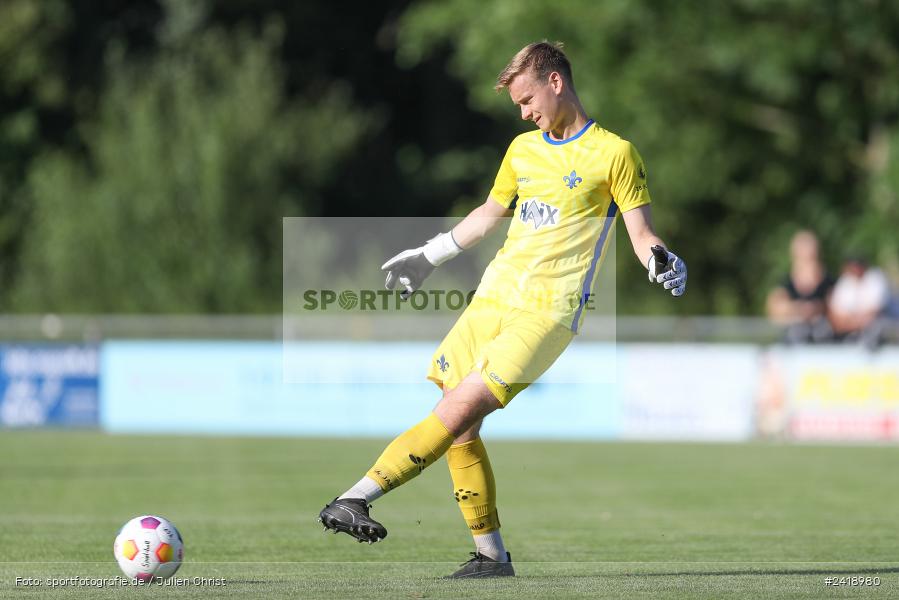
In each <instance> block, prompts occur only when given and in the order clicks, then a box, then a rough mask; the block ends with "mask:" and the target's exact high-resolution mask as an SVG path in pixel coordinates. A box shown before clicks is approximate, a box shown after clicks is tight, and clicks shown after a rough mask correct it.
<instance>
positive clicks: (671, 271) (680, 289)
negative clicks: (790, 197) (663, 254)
mask: <svg viewBox="0 0 899 600" xmlns="http://www.w3.org/2000/svg"><path fill="white" fill-rule="evenodd" d="M646 268H647V269H648V271H649V281H651V282H652V283H661V284H662V287H664V288H665V289H666V290H671V295H672V296H683V295H684V292H685V291H686V290H687V263H685V262H684V259H682V258H681V257H679V256H678V255H677V254H675V253H674V252H670V251H669V252H668V262H667V264H666V265H665V267H664V268H663V269H659V268H658V266H657V264H656V259H655V256H650V257H649V263H648V264H647V265H646Z"/></svg>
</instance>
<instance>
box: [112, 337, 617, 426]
mask: <svg viewBox="0 0 899 600" xmlns="http://www.w3.org/2000/svg"><path fill="white" fill-rule="evenodd" d="M435 346H436V343H428V342H424V343H374V342H310V343H307V344H304V345H303V347H299V348H294V349H292V351H291V355H292V356H293V358H297V357H302V359H303V360H302V361H300V362H301V363H303V364H304V365H305V371H304V372H303V373H301V375H302V383H285V382H284V371H283V351H284V348H283V347H282V345H281V344H280V343H277V342H199V341H197V342H191V341H173V342H168V341H146V342H143V341H111V342H107V343H105V344H104V345H103V355H102V370H103V378H102V382H101V417H100V419H101V425H102V426H103V428H104V429H106V430H107V431H112V432H128V433H210V434H250V435H313V436H317V435H321V436H358V435H361V436H379V437H390V436H394V435H396V434H398V433H400V432H402V431H403V430H404V429H406V428H408V427H410V426H412V425H414V424H415V423H417V422H418V421H420V420H421V419H423V418H424V417H425V416H426V415H427V414H428V411H429V410H431V409H432V408H433V407H434V405H435V404H436V403H437V401H438V400H439V399H440V396H441V391H440V390H439V389H438V388H437V387H436V386H435V385H434V384H433V383H431V382H429V381H427V380H426V379H425V377H424V376H425V372H426V370H427V361H428V360H429V357H430V355H431V353H433V351H434V347H435ZM614 354H615V350H614V347H613V346H611V345H589V344H587V345H583V346H580V347H579V349H578V350H575V348H572V349H571V350H570V351H569V352H568V353H567V354H566V361H563V362H560V363H559V364H557V365H555V366H554V367H553V369H551V370H550V371H549V372H547V374H546V376H545V377H544V378H543V379H541V383H538V384H535V385H533V386H531V388H530V389H528V390H525V391H524V392H523V393H522V394H520V395H519V396H518V397H516V398H515V401H514V402H513V403H512V405H511V406H510V408H509V409H507V410H504V411H502V412H503V414H502V415H501V416H499V417H497V418H494V419H490V420H489V422H488V423H485V427H484V430H485V432H486V433H488V434H489V435H490V436H491V437H495V438H499V437H505V438H510V437H528V438H556V439H560V438H561V439H578V438H581V439H597V438H601V439H609V438H614V437H616V436H617V435H618V430H619V427H620V426H619V413H620V408H619V407H618V403H617V397H616V394H615V389H614V383H612V382H609V383H607V384H602V385H601V384H597V383H592V384H583V383H573V381H574V380H573V378H572V373H574V372H584V366H585V365H589V367H590V368H591V369H592V372H594V373H595V371H596V369H597V368H599V367H597V365H614ZM608 369H609V370H610V371H612V372H614V368H612V367H608ZM385 372H389V377H388V378H385V376H384V373H385ZM294 375H296V373H295V374H294ZM610 376H611V375H610ZM385 379H391V380H392V381H393V383H388V382H385V381H384V380H385Z"/></svg>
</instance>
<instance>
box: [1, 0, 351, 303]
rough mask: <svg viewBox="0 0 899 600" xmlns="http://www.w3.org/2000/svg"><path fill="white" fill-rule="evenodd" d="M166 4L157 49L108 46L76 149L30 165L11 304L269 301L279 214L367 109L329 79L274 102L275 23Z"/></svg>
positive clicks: (325, 166) (314, 179) (337, 151)
mask: <svg viewBox="0 0 899 600" xmlns="http://www.w3.org/2000/svg"><path fill="white" fill-rule="evenodd" d="M166 8H167V12H166V14H167V16H166V19H165V21H164V22H163V24H162V26H161V27H160V28H159V30H158V43H159V50H158V52H156V53H154V54H153V55H152V56H151V57H149V58H147V59H144V60H137V59H134V58H133V57H127V56H126V54H125V52H124V49H123V48H122V47H118V48H117V47H116V46H115V45H113V46H112V48H111V50H110V52H109V53H108V56H107V59H106V63H105V65H104V68H105V69H106V70H107V72H108V73H109V76H108V84H107V86H106V88H105V90H104V93H103V95H102V101H101V103H100V108H99V111H98V114H97V115H96V117H94V118H91V119H86V120H85V121H84V122H82V123H81V125H80V128H79V133H80V136H79V137H80V138H81V139H82V140H83V144H84V153H83V154H74V153H71V152H63V151H54V152H47V153H45V154H43V155H41V156H40V157H39V158H38V159H36V160H35V161H33V162H32V165H31V168H30V170H29V173H28V192H29V196H28V197H29V199H30V200H31V201H33V203H34V211H35V214H34V218H33V225H32V229H31V232H30V234H29V236H28V239H27V242H26V247H25V250H24V256H23V259H22V261H21V271H20V274H19V279H18V286H17V288H16V290H15V295H14V302H15V306H16V307H17V308H19V309H20V310H28V311H35V310H41V311H45V310H53V311H60V310H65V311H108V312H119V311H122V312H134V311H146V312H192V311H210V312H229V311H231V312H237V311H270V312H275V311H278V310H279V309H280V298H281V280H280V272H281V253H280V247H281V243H280V241H281V217H282V216H283V215H287V214H301V213H302V204H303V201H304V195H307V194H308V195H314V194H315V193H317V191H320V190H321V189H323V188H325V187H327V186H328V184H329V183H330V180H331V177H332V175H333V171H334V168H335V166H336V164H337V161H338V159H339V158H340V157H342V156H344V155H345V154H346V153H347V152H348V151H349V150H350V149H351V148H352V146H353V144H354V143H355V142H356V141H357V140H358V139H359V138H360V137H361V136H363V135H364V133H365V131H366V124H367V117H366V115H365V113H363V112H362V111H360V110H358V109H355V108H353V107H352V106H351V102H350V100H349V98H348V92H347V90H345V89H344V88H342V87H341V86H339V85H323V86H320V87H319V88H317V89H316V90H314V91H313V93H309V94H308V96H307V97H305V98H302V99H301V100H302V101H297V102H294V103H292V104H291V103H288V102H286V100H285V93H284V83H283V74H282V71H281V69H280V68H279V63H278V60H277V58H276V55H277V50H278V47H279V45H280V43H281V40H282V36H283V27H282V26H281V24H280V22H279V21H277V20H273V21H270V22H269V23H268V24H267V25H266V27H264V28H263V30H262V31H261V32H260V34H258V35H257V34H251V33H249V32H248V31H245V30H241V29H240V28H236V29H234V30H231V31H228V30H225V29H223V28H219V27H214V26H213V27H208V26H206V14H205V12H204V11H203V5H202V4H201V3H181V2H178V1H177V0H171V1H169V2H167V3H166ZM288 182H293V183H294V184H296V187H295V188H291V186H290V185H289V184H288Z"/></svg>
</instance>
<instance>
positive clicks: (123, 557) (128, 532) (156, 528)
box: [112, 515, 184, 581]
mask: <svg viewBox="0 0 899 600" xmlns="http://www.w3.org/2000/svg"><path fill="white" fill-rule="evenodd" d="M112 553H113V555H114V556H115V559H116V561H118V563H119V567H121V569H122V572H123V573H125V576H126V577H128V578H130V579H138V580H140V581H152V580H153V579H167V578H169V577H171V576H172V575H174V574H175V571H177V570H178V567H180V566H181V561H182V560H183V559H184V542H182V541H181V534H180V533H178V530H177V529H175V526H174V525H172V523H171V522H169V521H167V520H166V519H163V518H162V517H154V516H153V515H144V516H142V517H134V518H133V519H131V520H130V521H128V522H127V523H125V525H124V526H123V527H122V529H120V530H119V534H118V535H117V536H116V538H115V543H114V544H113V547H112Z"/></svg>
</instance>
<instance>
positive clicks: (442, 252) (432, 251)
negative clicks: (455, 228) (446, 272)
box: [423, 231, 462, 267]
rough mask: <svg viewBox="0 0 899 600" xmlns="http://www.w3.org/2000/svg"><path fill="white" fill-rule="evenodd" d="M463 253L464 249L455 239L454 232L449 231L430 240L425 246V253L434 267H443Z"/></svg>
mask: <svg viewBox="0 0 899 600" xmlns="http://www.w3.org/2000/svg"><path fill="white" fill-rule="evenodd" d="M460 252H462V248H460V247H459V245H458V244H457V243H456V240H454V239H453V232H452V231H448V232H446V233H441V234H440V235H438V236H437V237H435V238H433V239H431V240H428V243H427V244H425V246H424V250H423V253H424V255H425V258H426V259H428V262H429V263H431V264H432V265H434V266H435V267H436V266H437V265H442V264H443V263H445V262H446V261H448V260H449V259H451V258H453V257H455V256H457V255H458V254H459V253H460Z"/></svg>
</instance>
